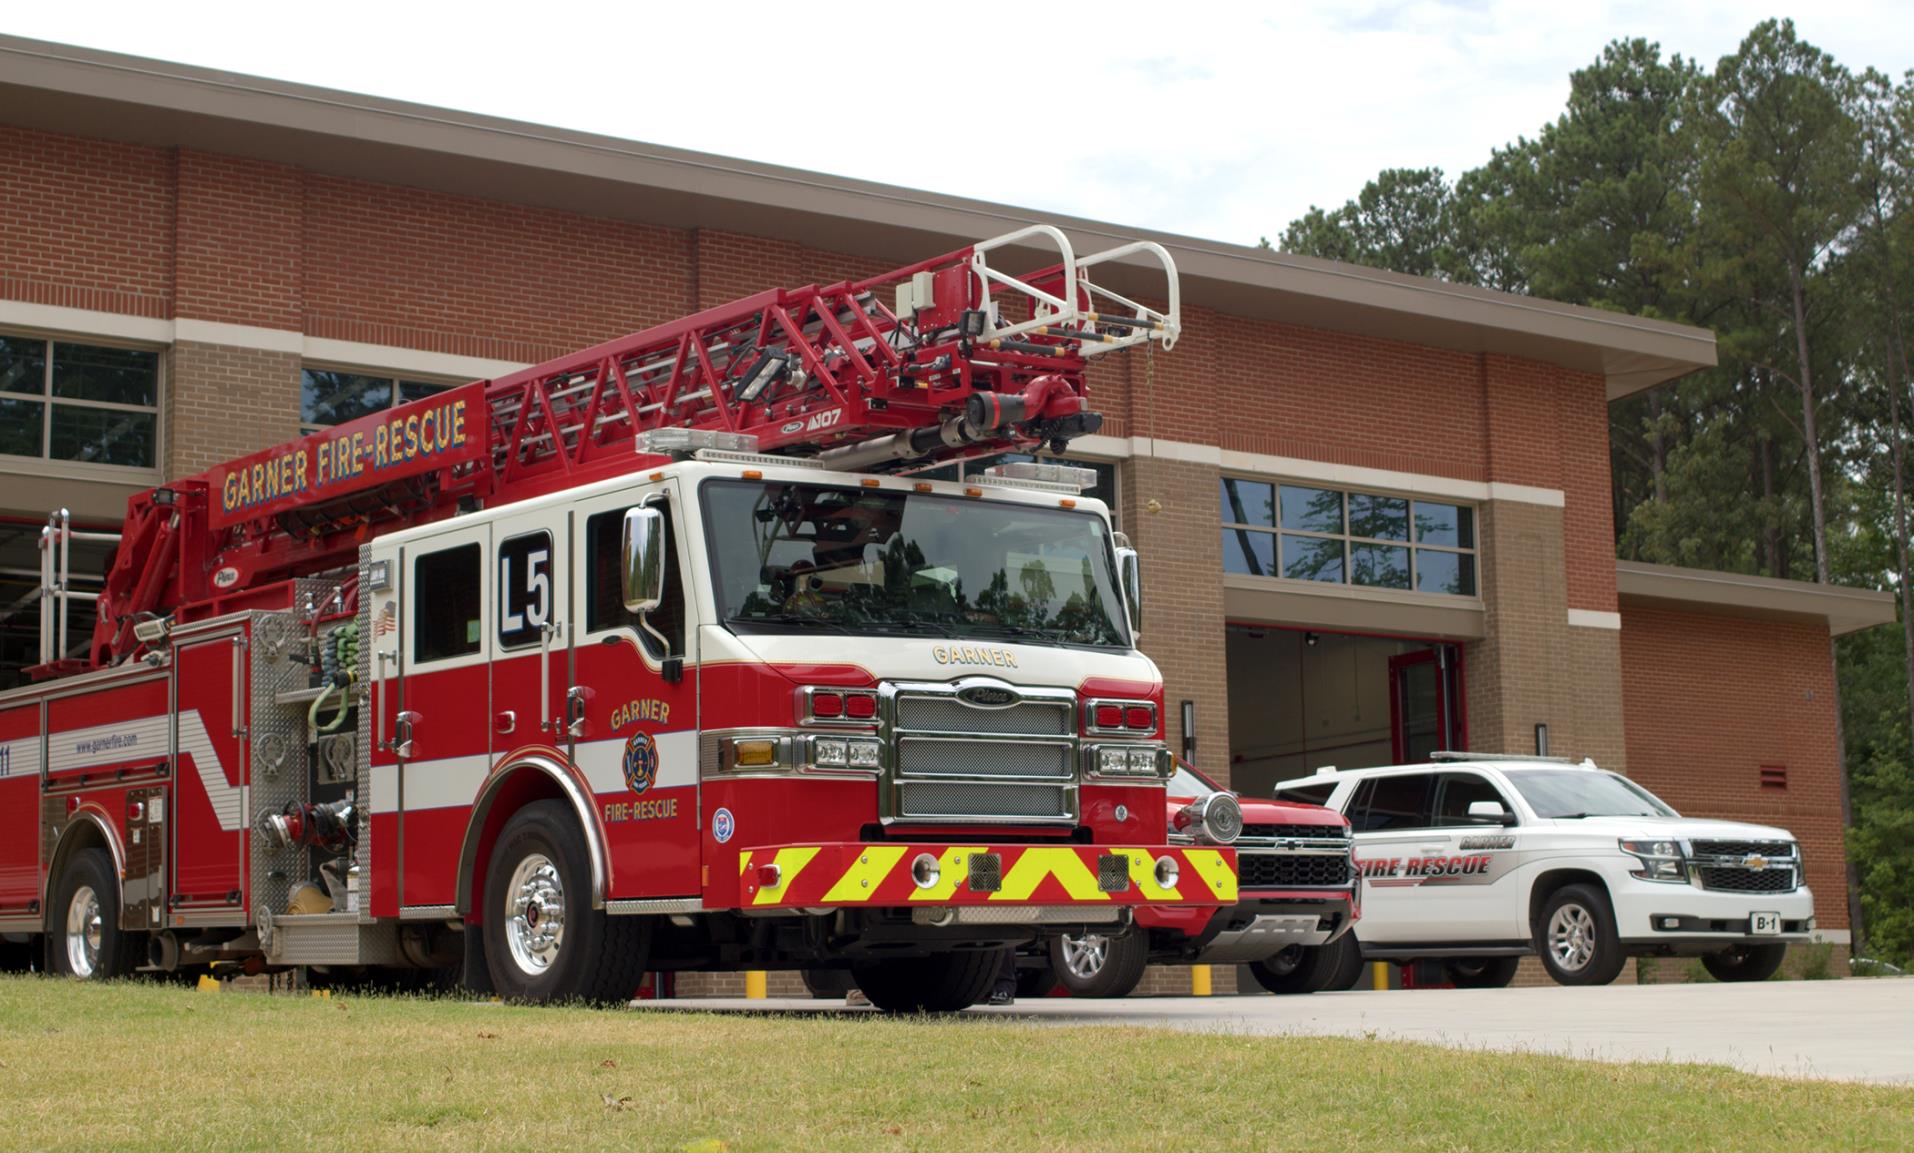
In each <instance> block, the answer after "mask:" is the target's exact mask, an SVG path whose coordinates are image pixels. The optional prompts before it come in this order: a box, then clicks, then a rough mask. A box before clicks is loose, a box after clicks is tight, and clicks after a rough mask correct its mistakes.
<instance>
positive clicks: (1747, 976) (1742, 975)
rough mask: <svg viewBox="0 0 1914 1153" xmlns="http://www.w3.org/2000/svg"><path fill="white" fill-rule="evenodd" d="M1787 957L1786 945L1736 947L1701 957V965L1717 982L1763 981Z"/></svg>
mask: <svg viewBox="0 0 1914 1153" xmlns="http://www.w3.org/2000/svg"><path fill="white" fill-rule="evenodd" d="M1787 955H1788V947H1787V946H1786V945H1736V946H1735V947H1734V948H1732V949H1728V950H1725V951H1723V952H1720V953H1711V954H1709V955H1708V956H1706V957H1703V958H1702V959H1701V965H1702V968H1704V969H1707V970H1708V975H1709V976H1711V977H1713V978H1714V979H1715V980H1717V981H1765V980H1767V979H1768V978H1769V977H1772V976H1774V974H1775V971H1776V970H1777V969H1779V968H1781V961H1782V959H1783V958H1785V957H1786V956H1787Z"/></svg>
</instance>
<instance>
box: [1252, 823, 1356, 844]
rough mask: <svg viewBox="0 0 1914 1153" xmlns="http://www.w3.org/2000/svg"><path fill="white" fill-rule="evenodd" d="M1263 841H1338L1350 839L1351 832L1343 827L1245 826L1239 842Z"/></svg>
mask: <svg viewBox="0 0 1914 1153" xmlns="http://www.w3.org/2000/svg"><path fill="white" fill-rule="evenodd" d="M1259 838H1260V839H1262V840H1266V841H1306V840H1323V839H1326V838H1332V839H1334V840H1338V841H1346V840H1348V839H1349V830H1348V829H1347V828H1346V827H1344V826H1342V825H1244V826H1243V835H1242V836H1241V837H1239V838H1237V839H1238V840H1239V841H1244V840H1253V839H1259Z"/></svg>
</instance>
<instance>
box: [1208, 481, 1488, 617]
mask: <svg viewBox="0 0 1914 1153" xmlns="http://www.w3.org/2000/svg"><path fill="white" fill-rule="evenodd" d="M1221 504H1222V515H1223V569H1224V571H1225V572H1233V573H1245V574H1247V575H1249V576H1273V577H1283V578H1285V579H1288V580H1305V581H1323V582H1327V583H1330V584H1348V585H1360V586H1362V587H1365V588H1379V589H1401V590H1414V591H1417V592H1425V593H1443V594H1447V595H1449V596H1467V597H1472V596H1474V595H1476V582H1475V509H1474V508H1473V507H1471V506H1469V505H1465V504H1455V503H1450V502H1445V501H1429V500H1418V499H1415V498H1413V497H1406V496H1390V495H1387V494H1384V493H1374V492H1352V491H1345V490H1342V489H1334V488H1321V487H1317V486H1313V485H1302V484H1282V483H1277V482H1272V481H1263V480H1250V479H1247V478H1242V477H1233V476H1226V477H1224V478H1223V480H1222V492H1221Z"/></svg>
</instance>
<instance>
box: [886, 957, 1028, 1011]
mask: <svg viewBox="0 0 1914 1153" xmlns="http://www.w3.org/2000/svg"><path fill="white" fill-rule="evenodd" d="M1001 968H1003V957H1002V955H1001V953H1000V952H999V951H998V950H995V949H976V950H972V951H970V952H964V953H937V954H935V955H933V956H929V957H893V958H888V959H885V960H882V961H865V962H862V963H860V964H857V965H853V966H852V967H851V976H852V977H853V978H854V979H855V980H856V981H857V987H858V988H859V989H862V990H863V991H864V995H865V996H866V997H869V998H870V999H871V1004H873V1005H875V1006H877V1007H878V1008H879V1009H882V1010H884V1011H885V1012H886V1013H954V1012H956V1011H957V1010H959V1009H968V1008H969V1007H970V1006H972V1005H975V1004H976V1003H977V1002H979V1001H981V1000H983V999H984V998H985V997H987V996H989V995H990V987H991V986H992V985H993V984H995V983H996V981H997V972H998V970H1000V969H1001Z"/></svg>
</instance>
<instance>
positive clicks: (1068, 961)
mask: <svg viewBox="0 0 1914 1153" xmlns="http://www.w3.org/2000/svg"><path fill="white" fill-rule="evenodd" d="M1149 964H1150V943H1149V941H1148V940H1147V939H1145V937H1144V935H1143V933H1142V932H1141V931H1137V932H1129V933H1122V934H1119V935H1116V936H1110V935H1107V934H1103V933H1085V934H1084V935H1083V936H1081V937H1072V936H1069V935H1067V934H1058V935H1057V936H1055V937H1052V938H1051V939H1050V971H1051V972H1053V973H1055V974H1056V975H1057V982H1058V983H1059V984H1061V985H1062V986H1063V987H1064V988H1066V989H1068V990H1070V994H1071V995H1072V996H1075V997H1127V996H1129V995H1130V993H1131V992H1132V991H1134V990H1135V989H1136V987H1137V986H1138V985H1140V984H1142V983H1143V970H1144V969H1146V968H1148V967H1149Z"/></svg>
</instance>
